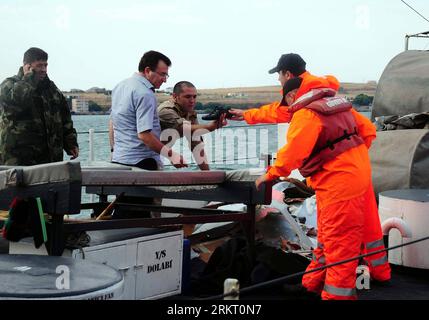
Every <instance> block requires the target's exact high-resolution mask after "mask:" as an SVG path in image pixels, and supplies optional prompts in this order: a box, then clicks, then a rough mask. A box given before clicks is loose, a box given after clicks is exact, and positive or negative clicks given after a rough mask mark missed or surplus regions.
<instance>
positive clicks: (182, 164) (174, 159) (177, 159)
mask: <svg viewBox="0 0 429 320" xmlns="http://www.w3.org/2000/svg"><path fill="white" fill-rule="evenodd" d="M169 159H170V162H171V164H172V165H173V166H174V167H175V168H177V169H180V168H186V167H188V164H187V163H186V161H185V159H183V157H182V155H181V154H179V153H176V152H174V151H172V153H171V156H170V157H169Z"/></svg>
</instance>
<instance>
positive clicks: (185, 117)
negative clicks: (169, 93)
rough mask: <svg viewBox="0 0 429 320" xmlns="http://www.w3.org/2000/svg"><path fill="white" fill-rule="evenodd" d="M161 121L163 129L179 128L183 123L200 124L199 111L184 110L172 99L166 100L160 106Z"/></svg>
mask: <svg viewBox="0 0 429 320" xmlns="http://www.w3.org/2000/svg"><path fill="white" fill-rule="evenodd" d="M158 116H159V123H160V124H161V130H165V129H178V128H179V127H181V126H182V125H183V123H184V122H185V121H186V122H189V123H190V124H198V119H197V113H196V112H195V111H192V112H184V111H183V110H182V109H181V108H180V106H179V105H178V104H177V103H175V102H174V101H172V100H168V101H165V102H163V103H161V104H160V105H159V106H158Z"/></svg>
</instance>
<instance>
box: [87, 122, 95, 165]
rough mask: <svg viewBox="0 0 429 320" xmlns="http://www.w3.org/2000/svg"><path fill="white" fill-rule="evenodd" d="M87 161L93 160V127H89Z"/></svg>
mask: <svg viewBox="0 0 429 320" xmlns="http://www.w3.org/2000/svg"><path fill="white" fill-rule="evenodd" d="M88 161H89V162H93V161H94V129H89V155H88Z"/></svg>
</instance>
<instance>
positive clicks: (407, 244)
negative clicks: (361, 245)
mask: <svg viewBox="0 0 429 320" xmlns="http://www.w3.org/2000/svg"><path fill="white" fill-rule="evenodd" d="M426 240H429V236H427V237H424V238H421V239H417V240H414V241H410V242H407V243H403V244H400V245H397V246H394V247H390V248H385V249H380V250H377V251H374V252H371V253H367V254H362V255H360V256H356V257H353V258H349V259H346V260H342V261H338V262H335V263H331V264H328V265H326V266H323V267H319V268H315V269H312V270H310V271H302V272H298V273H294V274H291V275H288V276H284V277H281V278H277V279H274V280H270V281H266V282H262V283H258V284H256V285H254V286H249V287H246V288H243V289H240V290H239V291H232V292H230V293H226V294H221V295H217V296H212V297H208V298H203V299H199V300H218V299H223V298H225V297H229V296H232V297H234V296H237V295H239V294H243V293H247V292H249V291H253V290H256V289H260V288H263V287H267V286H269V285H273V284H279V283H283V282H284V281H286V280H289V279H293V278H296V277H299V276H303V275H305V274H309V273H313V272H316V271H320V270H324V269H327V268H331V267H335V266H337V265H340V264H344V263H347V262H351V261H354V260H358V259H361V258H365V257H369V256H372V255H374V254H378V253H381V252H387V251H390V250H394V249H398V248H402V247H405V246H409V245H412V244H415V243H418V242H422V241H426Z"/></svg>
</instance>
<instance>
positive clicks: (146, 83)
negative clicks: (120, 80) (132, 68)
mask: <svg viewBox="0 0 429 320" xmlns="http://www.w3.org/2000/svg"><path fill="white" fill-rule="evenodd" d="M133 78H135V79H137V80H138V81H140V82H141V83H143V84H144V85H145V86H146V87H147V88H148V89H149V90H152V91H153V92H155V87H154V86H153V84H152V83H150V82H149V80H148V79H146V78H145V77H143V76H142V75H140V74H138V73H134V74H133Z"/></svg>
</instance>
